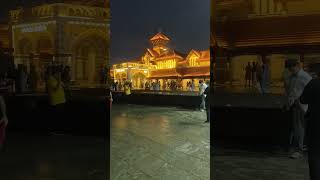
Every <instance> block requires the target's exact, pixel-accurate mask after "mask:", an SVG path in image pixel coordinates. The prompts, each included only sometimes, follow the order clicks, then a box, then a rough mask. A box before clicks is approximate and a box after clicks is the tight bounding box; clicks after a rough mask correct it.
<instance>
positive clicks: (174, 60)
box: [112, 33, 210, 90]
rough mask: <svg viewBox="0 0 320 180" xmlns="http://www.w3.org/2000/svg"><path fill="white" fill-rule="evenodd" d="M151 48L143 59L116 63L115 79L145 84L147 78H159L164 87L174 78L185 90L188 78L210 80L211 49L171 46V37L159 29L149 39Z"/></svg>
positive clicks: (139, 85)
mask: <svg viewBox="0 0 320 180" xmlns="http://www.w3.org/2000/svg"><path fill="white" fill-rule="evenodd" d="M149 41H150V43H151V44H152V48H147V49H146V51H145V53H144V54H143V55H142V56H141V58H140V59H137V60H133V61H128V62H125V63H121V64H114V65H113V67H112V72H113V78H114V80H115V81H120V82H123V81H126V80H129V81H131V82H132V84H133V87H134V88H137V89H139V88H144V83H145V82H146V81H150V82H156V81H160V84H161V88H162V89H165V88H164V86H165V85H166V84H167V83H168V82H171V81H175V82H177V83H178V84H180V85H181V86H182V87H183V89H184V90H186V88H187V82H191V81H192V80H194V81H195V84H196V86H197V84H198V81H199V80H200V79H202V80H210V51H209V50H204V51H198V50H191V51H190V52H189V53H188V54H183V53H180V52H177V51H175V50H173V49H171V48H169V46H168V44H169V43H170V38H168V37H167V36H165V35H164V34H163V33H157V34H156V35H155V36H153V37H152V38H150V39H149Z"/></svg>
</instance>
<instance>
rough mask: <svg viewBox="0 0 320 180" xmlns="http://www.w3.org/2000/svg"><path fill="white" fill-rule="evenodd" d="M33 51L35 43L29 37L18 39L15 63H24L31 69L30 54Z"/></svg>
mask: <svg viewBox="0 0 320 180" xmlns="http://www.w3.org/2000/svg"><path fill="white" fill-rule="evenodd" d="M32 53H33V43H32V40H31V39H29V38H22V39H20V40H19V41H18V49H17V53H15V64H16V65H19V64H22V65H24V66H26V67H27V69H29V65H30V55H31V54H32Z"/></svg>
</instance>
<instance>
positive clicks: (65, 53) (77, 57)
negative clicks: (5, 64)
mask: <svg viewBox="0 0 320 180" xmlns="http://www.w3.org/2000/svg"><path fill="white" fill-rule="evenodd" d="M107 2H108V1H93V0H91V1H88V0H87V1H81V3H82V4H81V3H79V1H71V0H69V1H63V3H53V4H42V5H39V6H35V7H30V8H19V9H15V10H11V11H10V22H9V24H10V31H11V44H12V48H13V49H14V63H15V64H16V65H18V64H23V65H25V66H27V69H29V68H30V66H31V65H34V66H35V67H36V71H37V72H38V73H39V77H40V78H41V80H43V77H44V71H45V69H46V67H47V66H48V65H50V64H63V65H68V66H70V67H71V73H72V80H73V81H74V82H77V83H78V84H95V83H97V82H98V81H99V78H100V77H99V76H100V75H99V72H100V69H101V68H102V67H103V66H108V64H109V58H108V56H109V50H108V49H109V40H110V37H109V24H110V21H109V20H110V10H109V8H108V6H105V5H106V4H107Z"/></svg>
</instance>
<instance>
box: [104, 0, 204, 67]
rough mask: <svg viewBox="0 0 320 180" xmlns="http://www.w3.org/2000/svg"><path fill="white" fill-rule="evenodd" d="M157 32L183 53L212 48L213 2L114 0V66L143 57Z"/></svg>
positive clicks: (112, 36) (202, 0) (112, 17)
mask: <svg viewBox="0 0 320 180" xmlns="http://www.w3.org/2000/svg"><path fill="white" fill-rule="evenodd" d="M158 30H161V31H162V32H163V33H164V34H166V35H167V36H169V38H170V39H171V47H172V48H174V49H176V50H178V51H180V52H182V53H188V51H190V50H191V49H199V50H206V49H209V42H210V35H209V31H210V0H111V50H110V54H111V64H113V63H118V62H121V61H124V60H132V59H136V58H139V57H141V55H143V53H144V52H145V49H146V48H148V47H151V46H150V44H149V42H148V39H149V38H150V37H151V36H152V35H154V34H156V33H157V32H158Z"/></svg>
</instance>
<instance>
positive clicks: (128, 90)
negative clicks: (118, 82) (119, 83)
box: [124, 81, 131, 96]
mask: <svg viewBox="0 0 320 180" xmlns="http://www.w3.org/2000/svg"><path fill="white" fill-rule="evenodd" d="M124 93H125V95H126V96H129V95H130V94H131V87H130V82H128V81H127V82H125V84H124Z"/></svg>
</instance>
